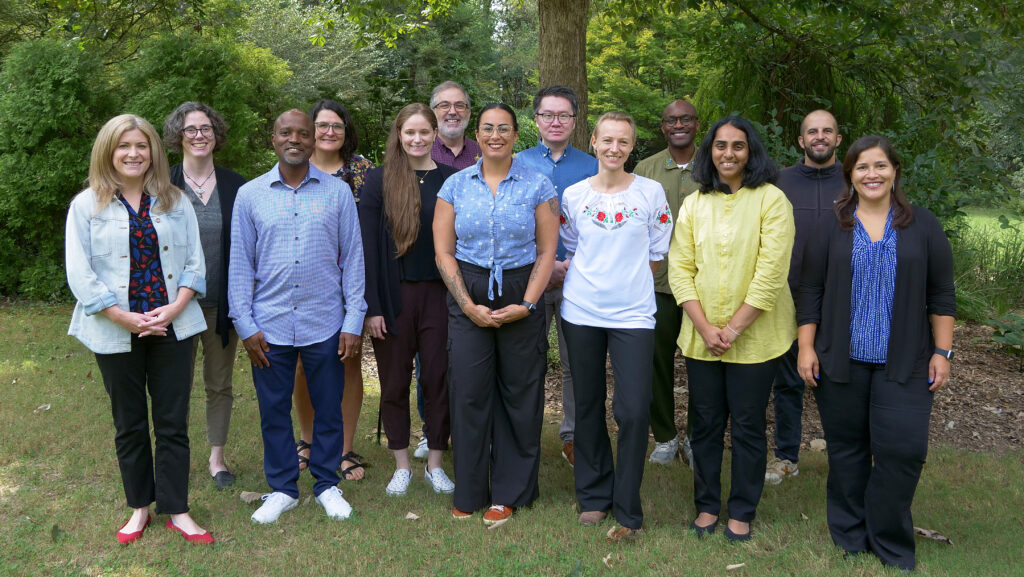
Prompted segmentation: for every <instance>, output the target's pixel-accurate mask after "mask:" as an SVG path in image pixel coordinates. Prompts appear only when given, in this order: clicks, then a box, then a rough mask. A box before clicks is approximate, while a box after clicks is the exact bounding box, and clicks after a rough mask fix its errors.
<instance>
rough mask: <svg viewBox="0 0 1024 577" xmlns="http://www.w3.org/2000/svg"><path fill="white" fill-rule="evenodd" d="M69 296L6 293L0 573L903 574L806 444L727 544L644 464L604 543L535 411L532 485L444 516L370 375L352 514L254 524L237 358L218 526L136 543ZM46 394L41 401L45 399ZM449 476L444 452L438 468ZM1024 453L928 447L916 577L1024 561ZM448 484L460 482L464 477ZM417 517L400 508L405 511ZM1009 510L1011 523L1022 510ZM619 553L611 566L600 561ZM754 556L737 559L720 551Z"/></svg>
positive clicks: (252, 445) (200, 436)
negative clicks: (504, 506) (624, 518)
mask: <svg viewBox="0 0 1024 577" xmlns="http://www.w3.org/2000/svg"><path fill="white" fill-rule="evenodd" d="M69 317H70V308H69V307H65V306H42V305H28V304H21V305H18V306H16V307H15V306H11V305H0V335H3V336H2V338H0V395H2V396H0V398H2V401H0V424H2V426H0V575H4V576H6V575H19V576H20V575H33V576H34V575H91V576H99V575H104V576H114V575H117V576H122V575H123V576H138V577H141V576H163V575H196V576H206V575H217V576H244V577H253V576H264V575H266V576H276V575H302V576H317V575H346V576H352V575H356V576H358V575H374V576H378V575H379V576H384V575H453V576H455V575H466V576H469V575H487V576H494V575H553V576H564V575H726V574H728V575H749V576H754V575H757V576H774V575H807V576H812V575H813V576H833V575H834V576H840V575H842V576H846V575H858V576H866V575H895V574H898V573H897V572H895V571H893V570H890V569H885V568H883V567H882V566H881V565H880V564H879V563H878V562H877V561H875V560H874V559H872V558H867V557H865V558H861V559H857V560H855V561H845V560H843V559H842V556H841V554H840V552H839V551H837V550H836V549H835V548H834V547H833V546H832V543H831V540H830V538H829V536H828V532H827V529H826V525H825V476H826V473H827V466H826V461H825V456H824V455H823V454H821V453H811V452H808V453H805V456H804V458H803V459H802V461H801V475H800V476H799V477H797V478H794V479H790V480H787V481H786V482H785V483H783V484H782V485H780V486H777V487H767V488H766V490H765V493H764V498H763V500H762V502H761V507H760V510H759V514H760V515H759V517H758V520H757V521H756V522H755V524H754V531H755V537H754V539H753V540H752V541H751V542H750V543H747V544H743V545H737V546H730V545H729V544H727V542H726V541H725V539H724V538H723V537H722V536H721V535H716V536H714V537H713V538H710V539H707V540H704V541H698V540H697V539H696V538H695V537H693V536H692V535H691V534H689V533H688V531H686V530H685V528H686V527H687V526H688V525H689V522H690V520H691V518H692V517H693V515H694V510H693V502H692V481H691V476H690V474H689V469H687V468H686V467H685V466H684V465H682V464H679V463H676V464H675V465H673V466H671V467H668V468H663V467H658V466H654V465H651V466H650V467H649V468H648V470H647V473H646V476H645V483H644V489H643V497H644V509H645V512H646V527H647V534H646V535H645V536H644V537H642V538H641V539H640V540H638V541H636V542H632V543H624V544H617V545H611V544H608V543H606V541H605V538H604V533H605V531H606V530H607V529H608V527H609V524H607V523H606V524H605V525H604V526H603V527H598V528H584V527H581V526H579V525H578V524H577V523H576V513H575V511H574V496H573V489H572V473H571V470H570V469H569V468H568V467H567V466H566V464H565V462H564V461H563V460H562V459H561V458H560V457H559V455H558V450H559V447H560V443H559V441H558V435H557V426H556V425H555V424H554V423H555V421H556V417H555V416H553V415H551V416H549V417H548V418H547V419H546V420H545V421H546V424H545V430H544V437H543V449H544V456H543V460H542V462H541V469H540V477H541V478H540V483H541V497H540V499H539V500H538V501H537V503H536V505H535V506H534V507H533V508H532V509H529V510H524V511H522V512H521V513H518V514H517V515H516V516H515V517H513V518H512V519H511V520H510V521H509V522H508V523H507V524H505V525H503V526H501V527H499V528H497V529H494V530H487V529H485V528H484V527H483V525H482V523H481V522H480V520H479V517H477V518H475V519H473V520H470V521H463V522H456V521H454V520H452V519H451V516H450V507H451V501H450V498H447V497H444V496H439V495H435V494H434V493H433V492H432V491H431V490H429V487H428V485H427V484H426V483H425V482H424V481H423V478H422V469H418V470H416V472H415V480H414V484H413V486H412V487H411V489H410V492H409V495H407V496H406V497H404V498H388V497H386V496H385V495H384V485H385V484H386V483H387V480H388V478H389V477H390V474H391V472H392V464H391V459H390V457H389V455H388V454H387V453H386V452H385V450H384V449H383V448H382V447H378V446H377V445H376V444H375V443H374V442H373V441H372V440H370V439H369V437H370V435H371V433H372V432H373V430H374V429H375V426H376V405H377V399H378V391H377V390H376V385H375V383H368V387H367V396H366V403H365V408H364V412H363V418H362V420H361V422H360V437H366V438H365V439H363V440H361V441H360V442H359V445H358V446H357V450H359V451H360V452H361V453H363V454H364V455H366V456H367V458H368V460H369V461H370V462H372V464H373V465H374V466H372V467H371V468H370V469H369V470H368V473H367V479H366V480H365V481H363V482H359V483H346V482H343V483H342V485H341V487H342V488H343V490H344V491H345V496H346V498H348V499H349V500H350V501H351V502H352V504H353V506H354V507H355V510H356V514H355V516H354V517H353V518H352V519H349V520H347V521H344V522H336V521H331V520H328V519H327V518H326V517H325V516H324V514H323V511H322V509H321V508H320V507H319V506H318V505H316V504H315V503H314V502H313V501H312V499H311V498H310V495H311V489H312V482H311V479H310V477H309V475H308V474H303V476H302V479H301V481H300V491H301V492H302V496H301V498H300V499H301V501H300V502H301V504H300V506H299V507H298V508H297V509H295V510H294V511H291V512H289V513H286V514H285V515H284V516H283V517H282V518H281V520H280V521H279V522H278V523H276V524H274V525H270V526H254V525H253V524H252V523H251V522H250V520H249V515H250V514H251V513H252V511H253V510H254V508H255V506H254V505H248V504H245V503H243V502H242V501H241V500H240V499H239V493H240V492H241V491H243V490H245V491H264V490H266V484H265V481H264V478H263V473H262V443H261V442H260V435H259V418H258V411H257V405H256V399H255V394H254V392H253V389H252V383H251V378H250V375H249V374H248V367H247V365H246V363H243V362H242V361H241V360H240V361H239V362H238V363H237V364H236V373H235V383H236V389H235V390H236V399H235V413H234V416H233V421H232V431H231V437H230V441H229V447H228V449H229V453H228V459H229V463H230V464H231V466H232V468H233V470H234V472H235V473H236V474H237V476H238V482H237V483H236V485H235V487H232V489H233V490H232V491H223V492H219V491H217V490H216V489H215V487H214V485H213V483H212V481H211V480H210V479H209V476H208V474H207V472H206V467H205V460H206V457H207V449H206V446H205V426H204V415H203V407H204V396H203V392H202V388H201V387H198V388H196V389H195V390H194V392H193V397H192V424H191V429H190V433H191V438H192V440H193V442H192V445H193V451H192V476H191V492H190V500H191V506H192V513H193V516H194V517H195V518H196V520H197V521H199V522H200V523H201V524H202V525H204V526H205V527H206V528H208V529H209V530H210V531H211V532H212V533H213V534H214V536H215V537H216V538H217V545H216V547H214V548H212V549H211V548H201V547H189V546H187V545H186V544H185V542H184V541H183V540H182V539H181V538H180V537H179V536H177V535H176V534H172V533H171V532H169V531H166V530H164V529H163V528H162V527H161V525H162V524H163V523H164V522H165V521H166V517H163V516H161V517H158V519H157V524H155V525H154V526H153V527H151V528H150V529H149V531H148V532H147V534H146V535H145V536H144V537H143V539H142V540H141V541H139V542H138V543H136V544H134V545H132V546H129V547H121V546H119V545H117V544H116V542H115V540H114V532H115V531H116V530H117V528H118V527H119V526H120V525H121V524H122V523H123V522H124V520H125V519H127V516H128V509H127V508H126V506H125V504H124V496H123V493H122V489H121V483H120V477H119V474H118V470H117V463H116V460H115V456H114V444H113V425H112V421H111V417H110V409H109V401H108V399H107V396H106V394H105V392H104V391H103V385H102V382H101V380H100V375H99V370H98V369H97V367H96V363H95V360H94V358H93V356H92V354H91V353H89V352H88V351H87V350H86V349H85V348H83V347H82V346H81V345H80V344H79V343H78V342H77V341H76V340H74V339H72V338H71V337H68V336H66V335H65V333H66V329H67V321H68V319H69ZM44 405H49V409H46V410H43V409H42V408H41V406H44ZM446 467H448V470H449V471H450V470H451V469H450V462H449V463H447V464H446ZM1021 479H1024V453H1022V452H1016V453H1012V454H1008V455H1002V456H994V455H986V454H971V453H964V452H958V451H956V450H953V449H949V448H933V450H932V453H931V458H930V460H929V463H928V465H927V466H926V468H925V473H924V478H923V479H922V482H921V486H920V489H919V491H918V494H917V499H916V505H915V508H914V512H915V519H914V521H915V525H917V526H920V527H925V528H929V529H934V530H937V531H939V532H940V533H942V534H944V535H946V536H948V537H949V538H951V539H952V540H953V542H954V543H955V545H954V546H949V545H945V544H941V543H938V542H934V541H929V540H924V539H919V540H918V568H919V569H918V572H917V573H918V574H920V575H929V576H930V575H936V576H937V575H950V576H963V575H972V576H981V575H993V576H996V575H998V576H1005V575H1013V574H1018V573H1017V571H1019V570H1020V566H1019V558H1020V557H1019V556H1020V551H1021V549H1022V547H1024V526H1022V524H1021V522H1020V511H1021V510H1024V494H1022V492H1024V482H1022V481H1021ZM456 482H458V480H457V479H456ZM410 511H411V512H414V513H416V514H417V515H419V516H420V519H419V520H416V521H408V520H406V519H405V516H406V513H407V512H410ZM1013 519H1016V521H1014V520H1013ZM608 555H611V557H610V558H609V561H608V562H609V563H610V564H611V568H608V567H606V565H605V564H604V563H603V561H602V560H603V559H604V558H606V556H608ZM738 563H745V564H746V566H745V567H743V568H741V569H737V570H734V571H731V572H728V573H727V571H726V566H727V565H730V564H738Z"/></svg>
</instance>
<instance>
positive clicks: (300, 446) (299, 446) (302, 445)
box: [295, 439, 310, 472]
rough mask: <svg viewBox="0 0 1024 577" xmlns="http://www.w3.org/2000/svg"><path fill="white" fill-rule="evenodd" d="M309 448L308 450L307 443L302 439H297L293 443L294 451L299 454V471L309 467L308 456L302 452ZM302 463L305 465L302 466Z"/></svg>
mask: <svg viewBox="0 0 1024 577" xmlns="http://www.w3.org/2000/svg"><path fill="white" fill-rule="evenodd" d="M309 450H310V447H309V443H307V442H306V441H303V440H302V439H299V441H298V442H297V443H295V453H296V454H297V455H298V456H299V471H300V472H301V471H302V470H303V469H308V468H309V457H307V456H305V455H303V454H302V452H303V451H309ZM303 465H305V466H303Z"/></svg>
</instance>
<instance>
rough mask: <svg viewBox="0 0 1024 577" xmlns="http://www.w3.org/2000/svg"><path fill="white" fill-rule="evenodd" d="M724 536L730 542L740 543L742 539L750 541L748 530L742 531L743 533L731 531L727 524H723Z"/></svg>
mask: <svg viewBox="0 0 1024 577" xmlns="http://www.w3.org/2000/svg"><path fill="white" fill-rule="evenodd" d="M725 538H726V539H728V540H729V542H730V543H740V542H742V541H750V531H747V532H746V533H743V534H740V533H733V532H732V529H730V528H729V526H728V525H726V526H725Z"/></svg>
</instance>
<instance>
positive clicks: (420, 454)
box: [412, 437, 430, 459]
mask: <svg viewBox="0 0 1024 577" xmlns="http://www.w3.org/2000/svg"><path fill="white" fill-rule="evenodd" d="M428 454H430V448H429V447H427V438H426V437H420V442H419V443H417V444H416V451H414V452H413V454H412V456H413V458H414V459H426V458H427V455H428Z"/></svg>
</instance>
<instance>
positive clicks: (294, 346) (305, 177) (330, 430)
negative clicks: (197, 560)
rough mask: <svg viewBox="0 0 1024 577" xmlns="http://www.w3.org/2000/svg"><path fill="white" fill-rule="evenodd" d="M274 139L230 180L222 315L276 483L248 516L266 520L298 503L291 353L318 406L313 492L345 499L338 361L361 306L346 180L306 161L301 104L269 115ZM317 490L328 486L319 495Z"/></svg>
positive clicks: (344, 356) (359, 257)
mask: <svg viewBox="0 0 1024 577" xmlns="http://www.w3.org/2000/svg"><path fill="white" fill-rule="evenodd" d="M273 142H274V149H275V151H276V152H277V157H278V160H279V162H278V164H277V165H276V166H274V168H272V169H271V170H270V172H268V173H266V174H264V175H262V176H260V177H258V178H256V179H254V180H251V181H249V182H248V183H247V184H245V185H244V186H242V187H241V188H240V189H239V191H238V196H237V198H236V200H235V208H234V213H233V215H232V222H231V265H230V269H229V275H228V302H229V308H230V315H231V318H232V319H233V321H234V324H235V330H236V331H237V332H238V336H239V338H241V339H242V341H243V344H244V346H245V350H246V353H247V354H248V355H249V359H250V361H252V365H253V383H254V384H255V386H256V396H257V398H258V400H259V405H260V420H261V428H262V431H263V445H264V450H263V459H264V471H265V473H266V477H267V483H268V484H269V485H270V487H271V489H272V490H273V493H271V495H270V498H268V499H266V503H265V504H264V506H263V507H261V508H260V510H258V511H257V512H256V513H255V514H254V515H253V520H255V521H257V522H261V523H267V522H273V521H275V520H276V519H277V516H278V515H280V513H282V512H284V511H286V510H288V509H290V508H292V507H294V506H295V503H297V501H293V500H295V499H297V498H298V495H299V491H298V485H297V481H298V478H299V465H298V460H297V459H296V458H295V444H294V438H293V429H292V422H291V396H292V388H293V386H294V381H295V365H296V359H297V357H298V355H299V354H300V353H301V355H302V362H303V366H304V368H305V372H306V379H307V382H308V384H309V393H310V400H311V401H312V403H313V407H314V409H315V410H316V416H315V417H314V420H313V443H312V450H311V453H310V458H309V470H310V472H311V473H312V474H313V476H314V477H315V478H316V484H315V485H314V488H313V492H314V493H315V494H316V495H317V501H318V502H321V504H322V505H324V508H325V509H326V510H327V512H328V515H330V516H332V517H334V518H344V517H346V516H347V514H348V513H350V512H351V508H350V507H348V504H347V503H344V506H345V507H348V509H347V511H346V512H344V514H342V513H340V512H338V507H339V504H338V500H339V499H340V500H341V502H344V499H342V498H341V496H340V492H338V490H337V488H336V487H335V485H337V484H338V481H339V480H340V479H339V477H338V473H337V469H338V465H339V464H340V461H341V451H342V441H343V435H342V416H341V397H342V390H343V387H344V380H345V378H344V365H343V361H346V360H348V359H350V358H353V357H354V356H355V355H356V354H357V353H358V350H359V347H360V345H361V338H360V335H361V333H362V326H363V317H364V315H365V314H366V302H365V301H364V300H363V285H364V281H365V277H364V272H363V248H362V240H361V236H360V233H359V221H358V217H357V214H356V206H355V202H354V201H353V197H352V192H351V190H350V189H349V187H348V185H347V184H345V183H344V182H343V181H341V180H340V179H338V178H335V177H333V176H330V175H328V174H326V173H324V172H321V171H320V170H318V169H317V168H316V167H315V166H313V165H312V164H310V163H309V157H310V156H311V155H312V153H313V148H314V140H313V123H312V120H311V119H310V118H309V116H308V115H306V114H305V113H303V112H302V111H299V110H291V111H288V112H285V113H284V114H282V115H281V116H280V117H278V119H277V122H275V124H274V134H273ZM325 491H331V493H330V494H329V495H328V496H327V497H330V498H327V499H324V501H322V500H321V496H322V495H323V494H324V492H325ZM334 493H338V494H337V496H336V497H334V496H333V495H334ZM278 494H283V496H278Z"/></svg>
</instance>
